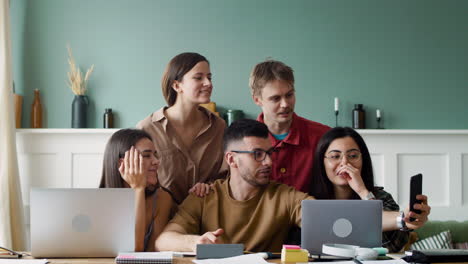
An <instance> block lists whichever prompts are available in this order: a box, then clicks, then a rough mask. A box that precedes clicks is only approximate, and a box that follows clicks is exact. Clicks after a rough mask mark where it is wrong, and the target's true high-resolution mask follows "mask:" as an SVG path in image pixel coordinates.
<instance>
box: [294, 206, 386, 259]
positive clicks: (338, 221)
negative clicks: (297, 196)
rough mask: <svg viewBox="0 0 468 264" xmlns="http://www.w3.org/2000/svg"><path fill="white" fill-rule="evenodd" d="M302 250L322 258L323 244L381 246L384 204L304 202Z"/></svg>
mask: <svg viewBox="0 0 468 264" xmlns="http://www.w3.org/2000/svg"><path fill="white" fill-rule="evenodd" d="M301 224H302V228H301V247H302V248H304V249H307V250H308V251H309V253H310V254H311V255H317V256H322V255H324V254H323V253H322V245H323V244H348V245H355V246H360V247H368V248H373V247H381V246H382V201H380V200H365V201H364V200H304V201H302V223H301Z"/></svg>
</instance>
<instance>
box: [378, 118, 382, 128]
mask: <svg viewBox="0 0 468 264" xmlns="http://www.w3.org/2000/svg"><path fill="white" fill-rule="evenodd" d="M381 119H382V118H380V117H377V129H382V128H383V127H381V126H380V120H381Z"/></svg>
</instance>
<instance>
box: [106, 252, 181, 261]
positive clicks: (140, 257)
mask: <svg viewBox="0 0 468 264" xmlns="http://www.w3.org/2000/svg"><path fill="white" fill-rule="evenodd" d="M173 257H174V254H173V253H172V252H122V253H119V255H118V256H117V257H116V258H115V262H116V263H117V264H171V263H172V259H173Z"/></svg>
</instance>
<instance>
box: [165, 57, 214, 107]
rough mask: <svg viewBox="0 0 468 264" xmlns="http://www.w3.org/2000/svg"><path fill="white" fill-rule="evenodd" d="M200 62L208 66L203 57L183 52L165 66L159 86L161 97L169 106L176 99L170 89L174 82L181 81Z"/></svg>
mask: <svg viewBox="0 0 468 264" xmlns="http://www.w3.org/2000/svg"><path fill="white" fill-rule="evenodd" d="M201 61H206V62H207V63H208V64H209V61H208V60H207V59H206V58H205V57H204V56H202V55H200V54H198V53H194V52H185V53H181V54H179V55H177V56H175V57H174V58H172V60H171V61H170V62H169V63H168V64H167V66H166V70H165V71H164V74H163V77H162V80H161V86H162V92H163V96H164V98H165V99H166V102H167V104H168V105H169V106H173V105H174V104H175V102H176V99H177V92H176V91H175V90H174V89H173V88H172V84H173V83H174V81H182V78H183V77H184V75H185V74H186V73H187V72H189V71H190V70H191V69H192V68H193V67H194V66H195V65H196V64H197V63H199V62H201Z"/></svg>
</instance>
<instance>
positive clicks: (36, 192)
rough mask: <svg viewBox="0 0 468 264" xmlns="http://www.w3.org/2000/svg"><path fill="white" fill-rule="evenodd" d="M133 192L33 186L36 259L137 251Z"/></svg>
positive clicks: (32, 252)
mask: <svg viewBox="0 0 468 264" xmlns="http://www.w3.org/2000/svg"><path fill="white" fill-rule="evenodd" d="M134 196H135V195H134V191H133V190H132V189H127V188H125V189H124V188H122V189H42V188H33V189H32V190H31V196H30V198H31V199H30V206H31V208H30V209H31V254H32V255H33V256H34V257H49V258H51V257H115V256H117V254H118V252H122V251H126V252H129V251H133V250H134V247H135V244H134V241H135V235H134V234H135V232H134V230H135V209H134V208H135V202H134V201H135V198H134Z"/></svg>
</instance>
